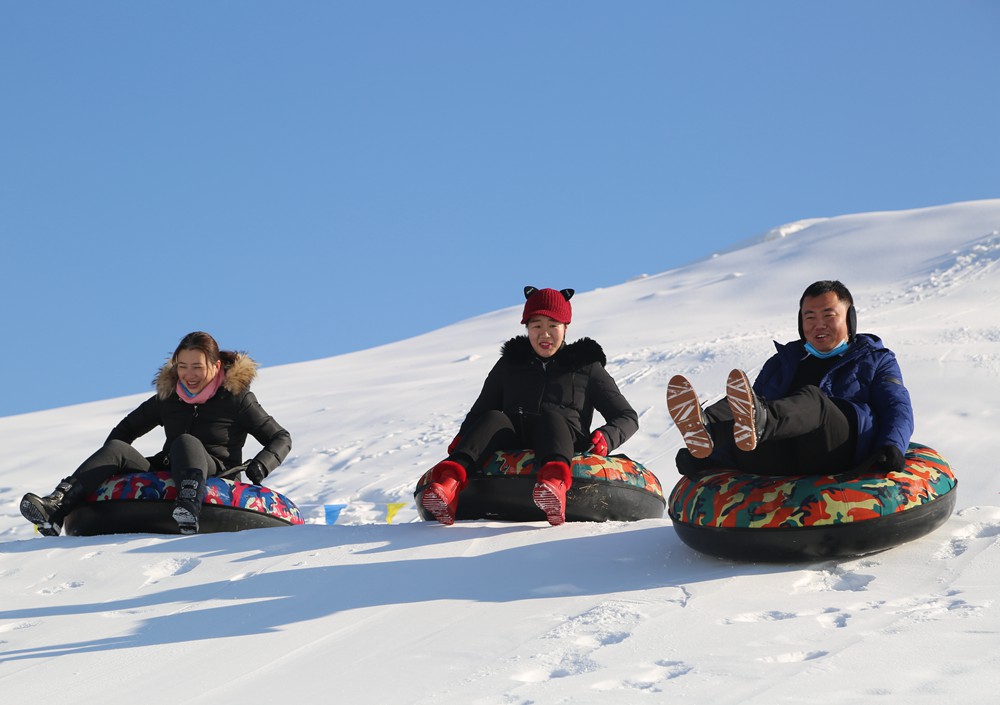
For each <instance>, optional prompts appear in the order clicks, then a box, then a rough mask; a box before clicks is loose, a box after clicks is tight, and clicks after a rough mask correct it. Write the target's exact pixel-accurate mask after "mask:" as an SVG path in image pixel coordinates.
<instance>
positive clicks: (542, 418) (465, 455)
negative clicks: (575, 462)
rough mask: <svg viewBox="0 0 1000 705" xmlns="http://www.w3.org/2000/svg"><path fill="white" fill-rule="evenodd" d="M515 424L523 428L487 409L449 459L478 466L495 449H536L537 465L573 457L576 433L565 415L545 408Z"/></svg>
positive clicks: (463, 435)
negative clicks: (524, 420) (527, 419)
mask: <svg viewBox="0 0 1000 705" xmlns="http://www.w3.org/2000/svg"><path fill="white" fill-rule="evenodd" d="M517 426H521V427H522V428H521V429H518V428H517V427H516V426H515V423H514V421H513V420H512V419H511V418H510V417H509V416H507V414H505V413H503V412H502V411H487V412H486V413H485V414H483V415H482V416H480V417H479V419H478V420H477V421H476V423H475V424H473V425H472V427H471V428H467V429H465V430H464V432H463V434H462V438H461V439H460V440H459V442H458V445H457V446H456V447H455V449H454V451H453V452H452V454H451V455H450V456H449V459H451V460H454V461H455V462H457V463H459V464H460V465H462V466H463V467H465V468H466V469H478V468H480V467H481V466H482V464H483V463H485V462H486V460H487V459H488V458H489V456H490V455H492V454H493V453H495V452H496V451H498V450H522V449H525V448H531V449H532V450H534V451H535V458H536V463H537V466H538V467H541V466H542V465H544V464H545V463H547V462H549V461H553V460H556V461H561V462H564V463H567V464H569V463H570V461H571V460H572V459H573V454H574V450H575V448H574V435H575V434H574V433H573V429H572V428H570V426H569V422H567V420H566V417H565V416H562V415H561V414H559V413H558V412H556V411H552V410H545V411H542V413H540V414H535V415H532V416H531V417H530V421H526V422H524V423H523V424H520V423H519V424H517ZM581 450H582V449H581Z"/></svg>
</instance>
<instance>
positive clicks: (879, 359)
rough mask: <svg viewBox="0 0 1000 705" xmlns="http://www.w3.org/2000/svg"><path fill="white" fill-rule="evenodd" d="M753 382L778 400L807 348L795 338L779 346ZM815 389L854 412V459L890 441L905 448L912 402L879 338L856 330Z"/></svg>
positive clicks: (757, 390) (756, 388)
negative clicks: (855, 424) (848, 345)
mask: <svg viewBox="0 0 1000 705" xmlns="http://www.w3.org/2000/svg"><path fill="white" fill-rule="evenodd" d="M774 347H775V348H777V350H778V352H777V354H776V355H774V356H772V357H771V358H770V359H769V360H768V361H767V362H765V363H764V367H763V368H762V369H761V371H760V374H759V375H758V376H757V379H756V380H755V381H754V384H753V390H754V392H755V393H756V394H757V395H758V396H760V397H763V398H764V399H780V398H781V397H784V396H787V395H788V393H789V392H790V391H791V385H792V380H793V379H794V378H795V371H796V369H798V366H799V362H801V361H802V360H803V359H805V358H806V357H807V356H808V355H809V353H807V352H806V350H805V344H804V343H803V342H802V341H801V340H796V341H793V342H791V343H787V344H785V345H782V344H780V343H778V342H777V341H775V343H774ZM819 388H820V389H821V390H822V391H823V393H824V394H826V395H827V396H828V397H830V398H831V399H838V400H843V401H846V402H850V405H851V406H852V407H853V408H854V411H855V413H856V421H857V426H856V427H857V429H858V443H857V450H856V451H855V462H861V461H862V460H864V459H865V458H867V457H868V456H869V455H870V454H871V453H872V452H874V451H875V450H876V449H878V448H881V447H882V446H886V445H894V446H896V447H897V448H899V450H900V452H902V453H906V449H907V447H908V446H909V443H910V437H911V436H912V435H913V406H912V405H911V404H910V393H909V392H908V391H907V389H906V387H905V386H904V385H903V375H902V373H901V372H900V371H899V364H898V363H897V362H896V356H895V355H894V354H893V352H892V351H891V350H889V348H887V347H885V346H883V345H882V340H881V339H880V338H879V337H878V336H876V335H871V334H868V333H859V334H858V335H857V336H856V337H855V340H854V342H853V343H851V345H850V347H848V348H847V352H845V353H844V354H843V356H842V357H841V358H840V359H839V360H838V361H837V362H836V363H835V364H834V365H833V366H832V367H831V368H830V369H829V370H828V371H827V373H826V375H824V377H823V379H822V381H821V382H820V384H819Z"/></svg>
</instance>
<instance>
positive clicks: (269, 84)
mask: <svg viewBox="0 0 1000 705" xmlns="http://www.w3.org/2000/svg"><path fill="white" fill-rule="evenodd" d="M998 31H1000V5H998V4H997V3H995V2H992V1H991V0H978V1H974V0H953V1H951V2H929V1H919V0H918V1H914V0H908V1H904V0H886V1H882V2H870V1H868V0H863V1H847V2H836V3H811V2H800V1H798V0H788V1H785V2H755V3H748V2H738V1H735V0H734V1H731V2H727V1H715V2H711V1H703V0H699V1H695V0H691V1H690V2H666V1H662V2H587V1H572V2H570V1H565V2H503V3H499V2H496V3H486V2H468V1H467V2H457V1H456V2H435V1H433V0H431V1H427V2H378V1H374V2H294V1H289V2H256V1H253V0H240V1H230V2H142V3H136V2H126V1H122V2H106V1H105V2H100V1H98V2H88V3H80V2H45V3H24V2H13V1H11V0H0V95H2V96H3V98H2V100H3V103H2V105H3V108H2V110H0V131H2V135H3V139H2V141H0V234H2V238H0V242H2V245H0V247H2V255H3V262H4V265H5V266H4V270H3V271H4V276H3V277H2V278H0V293H2V296H3V298H2V300H3V302H4V307H3V312H4V313H3V315H4V329H5V331H6V334H5V335H4V345H2V346H0V366H2V369H3V370H4V371H5V379H4V385H3V386H4V393H3V395H2V397H0V415H10V414H16V413H23V412H27V411H32V410H37V409H45V408H51V407H55V406H62V405H66V404H72V403H77V402H83V401H90V400H95V399H103V398H109V397H116V396H120V395H124V394H130V393H137V392H143V391H147V390H150V387H149V382H150V380H151V378H152V376H153V374H154V372H155V371H156V369H157V367H158V366H159V365H160V364H161V362H162V361H163V359H164V358H165V357H166V356H167V355H169V353H170V352H172V350H173V348H174V346H175V345H176V343H177V341H178V340H179V339H180V338H181V336H183V335H184V334H185V333H187V332H189V331H191V330H199V329H200V330H208V331H209V332H211V333H213V334H214V335H215V336H216V337H217V338H218V340H219V342H220V344H221V345H222V346H223V347H226V348H231V349H242V350H247V351H249V352H250V353H251V354H252V355H253V356H254V357H255V358H256V359H257V360H258V361H259V362H261V363H262V364H264V365H276V364H284V363H291V362H298V361H303V360H311V359H316V358H322V357H327V356H331V355H336V354H340V353H344V352H349V351H353V350H360V349H365V348H368V347H372V346H374V345H379V344H383V343H388V342H392V341H394V340H399V339H402V338H406V337H410V336H413V335H417V334H420V333H422V332H426V331H429V330H433V329H435V328H439V327H441V326H444V325H447V324H449V323H453V322H455V321H458V320H462V319H464V318H468V317H470V316H474V315H477V314H480V313H484V312H487V311H491V310H495V309H497V308H501V307H505V306H510V305H515V304H518V303H519V301H520V300H521V298H520V297H521V293H520V292H521V288H522V287H523V285H524V284H528V283H530V284H534V285H536V286H553V287H556V288H563V287H573V288H576V289H577V290H580V291H586V290H589V289H593V288H597V287H602V286H610V285H614V284H618V283H621V282H623V281H626V280H627V279H630V278H632V277H634V276H636V275H639V274H643V273H648V274H653V273H656V272H660V271H664V270H666V269H669V268H671V267H674V266H677V265H680V264H684V263H686V262H689V261H691V260H694V259H698V258H700V257H703V256H706V255H708V254H711V253H712V252H713V251H716V250H720V249H723V248H725V247H726V246H728V245H730V244H732V243H734V242H736V241H739V240H743V239H745V238H748V237H751V236H753V235H756V234H759V233H762V232H764V231H766V230H768V229H770V228H772V227H776V226H778V225H781V224H784V223H787V222H790V221H794V220H798V219H802V218H812V217H822V216H835V215H842V214H845V213H856V212H866V211H875V210H895V209H904V208H918V207H924V206H932V205H939V204H943V203H949V202H954V201H965V200H975V199H982V198H994V197H997V196H1000V188H998V187H1000V183H998V182H1000V178H998V169H997V165H998V164H1000V136H998V130H997V118H998V115H1000V97H998V92H997V90H996V87H997V86H998V85H1000V42H997V41H996V37H997V35H998ZM901 246H904V243H901ZM859 256H863V253H859ZM887 266H891V265H890V264H888V263H887ZM833 275H835V276H842V277H844V278H848V279H849V273H840V272H826V271H822V272H819V271H817V278H818V277H820V276H833ZM804 278H808V275H805V276H804ZM511 327H512V332H516V328H517V321H516V320H512V325H511ZM448 354H449V355H452V354H454V351H448Z"/></svg>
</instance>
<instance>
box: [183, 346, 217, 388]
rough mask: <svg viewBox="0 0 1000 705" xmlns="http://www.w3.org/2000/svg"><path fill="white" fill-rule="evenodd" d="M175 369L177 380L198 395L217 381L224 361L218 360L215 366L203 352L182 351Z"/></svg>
mask: <svg viewBox="0 0 1000 705" xmlns="http://www.w3.org/2000/svg"><path fill="white" fill-rule="evenodd" d="M175 367H176V369H177V378H178V379H179V380H180V381H181V383H182V384H183V385H184V386H185V387H187V389H188V391H189V392H191V393H192V394H197V393H198V392H200V391H201V390H202V389H204V388H205V386H206V385H207V384H208V383H209V382H211V381H212V380H213V379H215V375H217V374H218V373H219V369H220V368H221V367H222V361H221V360H217V361H216V362H215V364H214V365H213V364H211V363H209V361H208V358H207V357H206V355H205V353H204V352H203V351H201V350H181V351H180V352H178V353H177V359H176V361H175Z"/></svg>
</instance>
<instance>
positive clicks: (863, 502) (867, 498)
mask: <svg viewBox="0 0 1000 705" xmlns="http://www.w3.org/2000/svg"><path fill="white" fill-rule="evenodd" d="M957 485H958V481H957V480H956V479H955V475H954V474H953V473H952V470H951V467H950V466H949V465H948V463H947V462H946V461H945V460H944V458H942V457H941V456H940V455H939V454H938V453H937V452H935V451H934V450H931V449H930V448H928V447H926V446H922V445H918V444H916V443H911V444H910V447H909V449H908V451H907V453H906V465H905V467H904V469H903V470H902V471H901V472H893V473H888V474H886V473H881V472H866V473H854V474H850V475H849V476H848V475H802V476H776V475H752V474H744V473H737V472H729V471H720V472H716V473H712V474H708V475H703V476H701V477H698V478H694V479H693V478H688V477H684V478H682V479H681V480H680V481H679V482H678V483H677V485H676V486H675V487H674V489H673V491H672V492H671V493H670V499H669V501H668V506H669V512H668V514H669V516H670V519H671V520H672V521H673V524H674V529H675V530H676V532H677V535H678V537H680V539H681V540H682V541H683V542H684V543H686V544H687V545H688V546H690V547H691V548H693V549H695V550H697V551H700V552H701V553H705V554H708V555H710V556H717V557H719V558H727V559H730V560H737V561H754V562H789V561H813V560H822V559H826V558H841V557H848V556H858V555H863V554H866V553H873V552H875V551H882V550H885V549H887V548H892V547H893V546H898V545H899V544H901V543H905V542H906V541H911V540H913V539H915V538H918V537H920V536H923V535H924V534H927V533H930V532H931V531H933V530H934V529H936V528H938V527H939V526H941V525H942V524H944V522H945V521H947V519H948V517H949V516H950V515H951V513H952V511H953V510H954V508H955V500H956V494H957V492H956V487H957Z"/></svg>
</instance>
